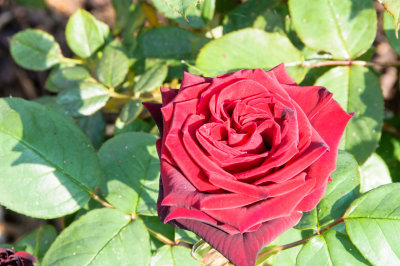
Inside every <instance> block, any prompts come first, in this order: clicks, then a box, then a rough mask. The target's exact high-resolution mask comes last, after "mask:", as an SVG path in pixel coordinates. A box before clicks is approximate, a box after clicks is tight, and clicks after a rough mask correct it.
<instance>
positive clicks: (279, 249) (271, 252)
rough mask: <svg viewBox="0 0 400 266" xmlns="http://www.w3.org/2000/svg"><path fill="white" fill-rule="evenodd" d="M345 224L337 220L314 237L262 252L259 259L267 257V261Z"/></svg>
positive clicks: (341, 219) (341, 220)
mask: <svg viewBox="0 0 400 266" xmlns="http://www.w3.org/2000/svg"><path fill="white" fill-rule="evenodd" d="M343 222H344V219H343V217H341V218H339V219H337V220H336V221H334V222H333V223H331V224H329V225H327V226H325V227H324V228H322V229H321V230H318V231H317V232H316V233H315V234H313V235H311V236H309V237H307V238H304V239H301V240H298V241H296V242H293V243H289V244H286V245H282V246H276V247H273V248H270V249H267V250H265V251H264V252H261V253H260V254H259V255H258V257H259V258H262V257H265V258H266V259H267V258H268V257H269V256H270V255H272V254H275V253H278V252H281V251H282V250H285V249H289V248H293V247H296V246H299V245H302V244H304V243H306V242H307V241H309V240H310V239H312V238H314V237H315V236H317V235H321V234H322V233H323V232H325V231H328V230H329V229H331V228H333V227H335V226H336V225H338V224H340V223H343Z"/></svg>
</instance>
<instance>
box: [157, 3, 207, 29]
mask: <svg viewBox="0 0 400 266" xmlns="http://www.w3.org/2000/svg"><path fill="white" fill-rule="evenodd" d="M170 2H171V1H168V0H152V3H153V4H154V6H155V8H156V9H157V11H158V12H159V13H161V14H163V15H164V16H166V17H167V18H169V19H172V20H174V21H175V22H177V23H179V24H181V25H184V26H189V27H192V28H202V27H205V22H204V20H203V18H202V17H201V10H200V5H197V6H193V7H192V8H190V9H188V10H187V13H186V16H185V17H186V19H185V17H183V16H182V14H181V13H179V11H178V10H177V9H172V8H171V3H170Z"/></svg>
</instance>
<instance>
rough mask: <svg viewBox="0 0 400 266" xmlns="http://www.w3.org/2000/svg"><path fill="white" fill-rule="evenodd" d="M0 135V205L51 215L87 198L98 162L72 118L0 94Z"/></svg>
mask: <svg viewBox="0 0 400 266" xmlns="http://www.w3.org/2000/svg"><path fill="white" fill-rule="evenodd" d="M0 135H1V139H2V145H1V148H0V154H1V155H2V160H1V163H0V169H1V172H2V173H3V174H2V175H1V176H0V181H1V184H2V186H0V203H1V204H2V205H4V206H6V207H7V208H10V209H11V210H15V211H17V212H20V213H23V214H25V215H29V216H33V217H40V218H54V217H60V216H64V215H66V214H68V213H72V212H74V211H76V210H78V209H79V208H81V207H82V206H84V205H85V204H86V203H87V202H88V200H89V197H90V193H92V192H93V190H94V188H95V187H96V185H97V184H98V181H99V178H100V164H99V162H98V159H97V156H96V153H95V151H94V149H93V146H92V145H91V144H90V142H89V140H88V139H87V138H86V136H85V135H84V134H83V133H82V132H81V131H80V130H79V129H78V128H76V126H75V125H73V124H72V123H71V121H70V120H67V119H65V118H64V117H63V116H62V115H60V114H58V113H56V112H54V111H50V110H49V109H47V108H45V107H43V106H41V105H39V104H37V103H34V102H28V101H25V100H22V99H1V100H0ZM21 199H24V200H21Z"/></svg>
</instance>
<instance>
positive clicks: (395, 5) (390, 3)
mask: <svg viewBox="0 0 400 266" xmlns="http://www.w3.org/2000/svg"><path fill="white" fill-rule="evenodd" d="M379 2H380V3H381V4H382V5H383V7H384V8H385V9H386V11H387V12H388V14H390V15H391V16H392V17H393V20H392V24H393V26H394V27H393V28H394V34H395V36H396V39H398V37H399V36H398V32H399V25H400V1H398V0H379Z"/></svg>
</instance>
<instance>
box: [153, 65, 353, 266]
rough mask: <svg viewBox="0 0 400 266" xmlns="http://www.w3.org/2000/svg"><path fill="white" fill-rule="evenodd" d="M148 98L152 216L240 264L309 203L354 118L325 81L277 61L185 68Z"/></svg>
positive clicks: (318, 193)
mask: <svg viewBox="0 0 400 266" xmlns="http://www.w3.org/2000/svg"><path fill="white" fill-rule="evenodd" d="M161 92H162V104H154V103H145V106H146V107H147V109H148V110H149V111H150V112H151V114H152V116H153V118H154V119H155V121H156V123H157V125H158V127H159V129H160V135H161V139H159V140H158V142H157V148H158V152H159V156H160V161H161V181H160V192H159V200H158V213H159V217H160V219H161V220H162V221H163V222H169V223H170V224H172V225H175V226H176V227H179V228H183V229H186V230H190V231H193V232H194V233H196V234H197V235H198V236H200V237H201V238H203V239H204V240H205V241H207V242H208V243H209V244H210V245H211V246H213V247H214V248H215V249H217V250H218V251H219V252H221V253H222V254H223V255H224V256H226V257H227V258H228V259H229V260H230V261H231V262H232V263H234V264H236V265H238V266H239V265H240V266H247V265H254V264H255V261H256V257H257V254H258V252H259V251H260V250H261V249H262V248H263V247H264V246H266V245H267V244H269V243H270V242H271V241H272V240H274V239H275V238H276V237H277V236H279V235H280V234H282V233H283V232H284V231H286V230H287V229H289V228H291V227H293V226H294V225H296V224H297V222H298V221H299V220H300V218H301V216H302V213H303V212H306V211H310V210H312V209H313V208H314V207H315V206H316V205H317V203H318V202H319V201H320V199H321V198H322V196H323V195H324V193H325V191H326V186H327V182H328V181H329V180H330V174H331V173H332V172H333V171H334V170H335V168H336V158H337V153H338V144H339V140H340V138H341V136H342V134H343V131H344V129H345V127H346V124H347V122H348V121H349V119H350V118H351V116H350V115H349V114H347V113H346V112H345V111H344V110H343V109H342V108H341V107H340V106H339V104H338V103H337V102H336V101H335V100H333V99H332V94H331V93H330V92H329V91H328V90H326V89H325V88H323V87H318V86H299V85H297V84H296V83H295V82H294V81H293V79H292V78H291V77H290V76H289V74H288V73H287V72H286V70H285V67H284V65H283V64H281V65H279V66H277V67H275V68H274V69H272V70H270V71H264V70H262V69H256V70H239V71H237V72H234V73H229V74H225V75H222V76H218V77H216V78H204V77H199V76H195V75H191V74H188V73H185V74H184V77H183V80H182V84H181V88H180V90H174V89H167V88H161Z"/></svg>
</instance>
